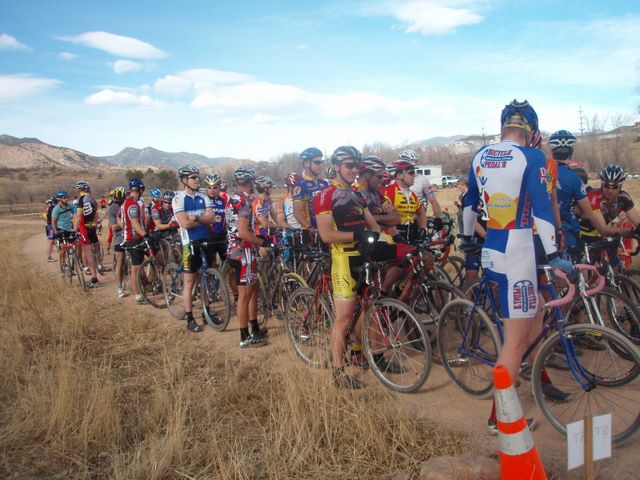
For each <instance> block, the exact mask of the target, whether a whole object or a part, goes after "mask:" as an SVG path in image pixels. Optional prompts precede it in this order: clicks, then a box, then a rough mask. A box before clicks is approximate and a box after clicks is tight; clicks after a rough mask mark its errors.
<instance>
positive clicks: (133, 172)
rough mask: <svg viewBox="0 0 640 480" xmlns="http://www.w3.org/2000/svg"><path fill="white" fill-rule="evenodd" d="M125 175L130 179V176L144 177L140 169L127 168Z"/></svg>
mask: <svg viewBox="0 0 640 480" xmlns="http://www.w3.org/2000/svg"><path fill="white" fill-rule="evenodd" d="M125 175H126V176H127V180H131V179H132V178H139V179H142V178H143V177H144V172H143V171H142V170H136V169H129V170H127V173H125Z"/></svg>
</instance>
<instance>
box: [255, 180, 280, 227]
mask: <svg viewBox="0 0 640 480" xmlns="http://www.w3.org/2000/svg"><path fill="white" fill-rule="evenodd" d="M255 187H256V191H257V195H256V196H255V199H254V200H253V203H252V204H251V209H252V210H253V215H254V216H255V219H256V226H255V233H256V235H264V236H266V235H270V231H269V229H270V228H272V227H277V226H278V224H277V222H276V212H275V209H274V208H273V204H272V203H271V189H272V188H273V180H271V177H267V176H265V175H262V176H260V177H258V178H256V181H255Z"/></svg>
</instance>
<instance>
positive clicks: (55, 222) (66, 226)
mask: <svg viewBox="0 0 640 480" xmlns="http://www.w3.org/2000/svg"><path fill="white" fill-rule="evenodd" d="M56 200H58V203H57V205H56V206H55V207H54V208H53V210H52V211H51V229H52V230H53V235H54V236H55V237H56V238H61V237H64V236H67V235H68V234H70V233H72V232H73V205H69V194H68V193H67V192H66V191H65V190H60V191H59V192H58V193H56Z"/></svg>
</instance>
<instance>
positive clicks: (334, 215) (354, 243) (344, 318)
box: [314, 146, 384, 389]
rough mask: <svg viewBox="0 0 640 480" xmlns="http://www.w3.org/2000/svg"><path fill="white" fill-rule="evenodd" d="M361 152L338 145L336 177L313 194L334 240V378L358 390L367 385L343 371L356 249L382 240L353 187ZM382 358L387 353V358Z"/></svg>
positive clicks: (358, 260)
mask: <svg viewBox="0 0 640 480" xmlns="http://www.w3.org/2000/svg"><path fill="white" fill-rule="evenodd" d="M360 162H361V154H360V152H359V151H358V150H357V149H356V148H355V147H352V146H342V147H338V148H337V149H336V150H335V152H333V155H331V163H332V164H333V165H334V166H335V171H336V178H335V179H334V180H332V182H331V185H330V186H328V187H327V188H325V189H323V190H322V191H321V193H320V195H319V196H317V197H316V198H315V199H314V209H315V212H316V213H317V215H318V217H317V221H318V232H319V233H320V237H321V238H322V241H323V242H325V243H329V244H331V284H332V287H333V297H334V303H335V310H336V312H335V322H334V323H333V325H332V327H331V355H332V360H333V382H334V384H335V385H336V386H337V387H339V388H349V389H358V388H362V386H363V384H362V382H360V381H359V380H358V379H356V378H354V377H352V376H351V375H349V374H348V373H347V372H346V371H345V367H346V366H347V365H345V364H344V360H343V359H344V350H345V339H346V336H347V332H348V329H349V323H350V322H351V320H352V318H353V315H354V311H355V307H356V301H357V300H356V294H357V292H356V291H354V288H355V286H356V279H355V277H356V276H357V275H355V274H354V270H355V269H356V268H358V267H360V266H362V264H363V258H362V255H361V253H360V251H359V250H358V249H359V248H363V247H365V246H366V245H369V244H373V243H375V242H376V241H377V240H378V237H379V235H380V227H379V226H378V224H377V223H376V221H375V219H374V218H373V216H372V215H371V213H370V212H369V210H368V209H367V206H366V201H365V199H364V197H363V196H362V194H361V193H360V192H358V191H356V190H355V189H354V188H352V187H351V185H352V184H353V182H354V181H355V180H356V175H357V173H358V170H359V168H360ZM383 360H384V357H383Z"/></svg>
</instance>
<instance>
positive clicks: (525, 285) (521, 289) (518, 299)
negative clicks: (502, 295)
mask: <svg viewBox="0 0 640 480" xmlns="http://www.w3.org/2000/svg"><path fill="white" fill-rule="evenodd" d="M536 308H537V305H536V293H535V291H534V289H533V283H532V282H531V281H529V280H520V281H519V282H516V283H515V284H514V285H513V309H514V310H520V311H521V312H522V313H527V312H529V311H534V310H535V309H536Z"/></svg>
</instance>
